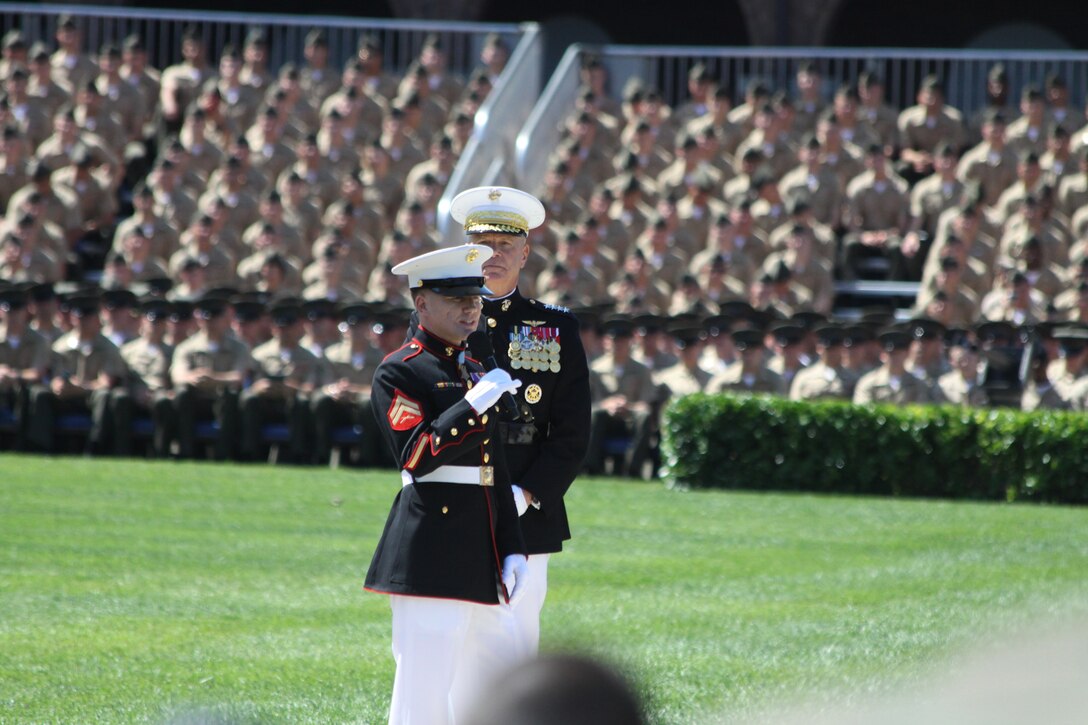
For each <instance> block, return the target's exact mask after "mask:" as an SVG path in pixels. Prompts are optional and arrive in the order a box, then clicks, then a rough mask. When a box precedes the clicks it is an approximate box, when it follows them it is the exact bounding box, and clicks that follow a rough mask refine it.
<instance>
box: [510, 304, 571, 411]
mask: <svg viewBox="0 0 1088 725" xmlns="http://www.w3.org/2000/svg"><path fill="white" fill-rule="evenodd" d="M543 324H544V323H543V322H542V321H536V320H525V321H523V324H522V325H520V326H517V327H514V328H512V329H511V330H510V345H509V347H507V356H508V357H509V358H510V367H511V368H513V369H514V370H529V371H532V372H535V373H540V372H544V371H545V370H550V371H551V372H553V373H557V372H559V371H560V370H561V369H562V368H561V366H560V364H559V352H560V349H561V348H560V345H559V328H558V327H542V326H541V325H543ZM528 392H529V390H528V389H526V396H528ZM526 399H527V400H528V397H526ZM530 402H533V401H530Z"/></svg>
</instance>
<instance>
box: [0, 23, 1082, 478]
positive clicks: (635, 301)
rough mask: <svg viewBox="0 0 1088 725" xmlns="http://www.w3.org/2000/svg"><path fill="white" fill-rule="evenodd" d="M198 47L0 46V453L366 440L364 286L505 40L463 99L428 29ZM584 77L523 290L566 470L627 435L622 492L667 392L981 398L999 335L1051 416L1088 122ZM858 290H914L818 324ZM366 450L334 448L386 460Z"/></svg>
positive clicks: (1034, 104)
mask: <svg viewBox="0 0 1088 725" xmlns="http://www.w3.org/2000/svg"><path fill="white" fill-rule="evenodd" d="M201 37H202V36H201V34H200V33H199V32H198V31H197V30H196V29H193V30H191V31H188V32H186V33H185V35H184V37H183V39H182V42H181V48H180V56H181V60H180V62H179V63H177V64H176V65H173V66H170V67H168V68H165V69H162V70H161V71H160V70H158V69H155V68H152V67H150V66H149V65H148V62H147V55H148V54H147V49H146V47H145V46H144V43H143V41H142V40H141V39H140V38H139V37H136V36H131V37H128V38H126V39H124V40H123V42H122V43H121V44H120V45H114V44H107V45H105V46H104V47H102V48H100V49H99V50H98V53H97V54H96V55H94V56H91V55H88V54H87V53H86V52H85V51H84V49H83V47H82V39H81V34H80V32H79V27H78V23H77V22H75V20H74V19H72V18H62V19H61V22H60V23H59V28H58V32H57V38H56V41H57V44H56V49H55V50H53V51H52V52H51V51H50V49H48V48H46V47H45V46H43V45H42V44H40V43H34V44H28V43H27V42H26V40H25V39H24V37H23V35H22V33H21V32H19V31H17V30H13V31H10V32H9V33H7V34H6V35H5V36H4V38H3V41H2V54H3V57H2V60H0V83H2V85H3V92H4V95H3V97H2V98H0V132H2V139H0V154H2V156H3V160H4V163H3V166H2V171H0V207H2V208H3V210H4V217H3V224H2V226H3V229H2V230H0V435H3V437H4V440H6V441H14V445H17V446H19V447H21V448H24V449H27V450H42V451H47V450H57V449H59V448H62V447H63V445H64V443H65V440H64V437H65V430H66V426H68V425H70V424H72V425H74V423H78V422H79V421H78V418H79V416H83V417H84V418H85V419H86V420H85V421H84V429H79V426H78V425H76V426H75V427H76V429H79V430H81V432H82V433H83V434H84V435H85V439H86V441H87V444H88V445H89V446H90V447H91V448H92V449H93V450H96V451H100V452H114V453H119V454H127V453H129V452H131V451H132V450H133V447H134V446H145V445H146V447H148V448H149V449H150V450H151V451H153V452H155V453H157V454H159V455H177V456H182V457H188V456H194V455H200V453H201V452H202V451H203V450H205V449H209V450H212V451H214V452H215V453H216V454H217V455H218V456H220V457H226V458H238V459H242V460H253V459H259V458H262V457H263V456H264V455H265V452H266V450H267V448H268V447H269V445H270V444H272V443H275V444H276V445H277V446H278V447H279V448H282V449H283V450H282V455H283V456H284V457H285V458H289V459H291V460H295V461H298V462H322V461H325V460H327V459H328V456H329V455H330V451H331V450H332V449H333V448H334V447H335V444H336V441H337V440H341V439H343V440H349V441H352V442H354V443H356V444H358V437H359V432H360V431H362V436H363V438H367V436H366V435H365V433H366V431H365V429H366V428H367V427H368V425H369V422H370V420H371V418H372V413H371V412H370V411H369V407H368V406H369V403H368V392H369V391H368V387H369V377H368V375H369V374H372V371H373V367H372V366H373V365H374V364H376V360H380V358H381V353H382V352H383V351H384V352H388V350H389V349H390V348H389V345H391V344H393V343H394V342H396V343H398V344H399V342H400V341H401V340H403V327H402V326H401V325H402V323H403V322H404V315H405V310H406V309H407V308H408V307H410V300H409V297H408V294H407V290H406V289H405V287H404V281H403V278H399V277H397V276H395V275H392V274H391V273H390V270H391V267H392V266H393V265H395V264H396V263H398V262H400V261H402V260H404V259H407V258H409V257H412V256H414V255H417V254H420V253H422V252H425V251H428V250H430V249H433V248H435V246H436V244H437V241H436V234H435V222H436V218H435V217H436V213H437V204H438V201H439V198H440V197H441V196H442V193H443V191H444V188H445V185H446V184H447V183H448V181H449V178H450V174H451V172H452V170H453V167H454V164H455V163H456V161H457V158H458V156H459V154H460V153H461V151H462V150H463V148H464V146H465V144H466V142H467V140H468V139H469V137H470V136H471V133H472V129H473V119H474V117H475V113H476V110H477V108H478V107H479V105H480V104H481V103H482V102H483V101H484V99H485V98H486V97H487V95H488V93H489V92H490V90H491V88H492V86H493V84H494V83H495V82H496V80H497V78H498V74H499V73H500V72H501V70H502V67H503V65H504V64H505V62H506V59H507V57H508V49H507V48H506V46H505V45H504V44H503V41H502V40H501V38H499V37H498V36H490V37H489V38H488V39H487V41H486V42H485V44H484V49H483V53H482V57H481V66H480V67H479V68H478V69H477V70H476V71H474V72H473V73H472V74H471V76H470V77H469V78H468V80H467V82H463V81H462V80H461V79H459V78H457V77H455V75H454V74H453V73H451V72H449V71H448V70H447V69H446V67H445V66H446V62H445V57H444V53H443V49H442V46H441V43H440V42H439V41H438V39H437V38H429V39H428V40H427V41H426V42H425V43H424V44H423V47H422V49H421V52H420V54H419V57H418V58H417V59H416V60H414V61H413V62H412V63H411V64H410V65H409V66H408V67H407V68H405V69H403V71H402V72H400V73H398V74H396V75H394V74H393V73H392V72H391V71H390V70H388V69H386V68H384V67H383V62H382V58H383V53H382V48H381V44H380V42H379V41H378V40H377V39H376V38H374V37H372V36H364V37H363V38H362V40H361V42H360V43H359V46H358V51H357V54H356V55H355V56H354V57H353V58H351V59H350V60H349V61H348V63H347V64H346V65H345V66H344V67H343V68H334V67H331V66H330V64H329V59H328V47H327V40H326V38H325V36H324V35H323V33H322V32H321V31H320V30H315V31H313V32H311V33H310V34H308V35H307V37H306V41H305V49H304V56H305V58H306V62H305V63H304V64H302V65H301V66H295V65H292V64H287V65H284V66H283V67H281V68H278V69H271V68H269V67H268V66H267V51H268V47H267V43H268V39H267V36H266V34H265V33H264V32H263V31H262V30H261V29H253V30H252V31H251V32H250V33H249V34H248V35H247V36H246V39H245V43H244V45H243V47H241V48H233V47H229V46H227V47H223V48H215V49H209V48H206V47H205V46H204V44H203V42H202V40H201ZM213 52H214V53H215V54H216V55H217V57H218V63H217V65H214V66H213V65H212V64H211V63H210V61H209V56H210V55H211V54H212V53H213ZM582 73H583V81H584V87H583V89H582V90H581V92H580V93H579V95H578V99H577V104H576V108H574V109H572V111H571V113H570V115H569V117H568V118H567V119H566V120H565V121H564V123H563V129H562V131H563V139H562V142H561V143H560V144H559V146H558V148H557V149H556V151H555V153H554V156H553V158H552V159H551V161H550V163H549V166H548V171H547V174H546V177H545V178H544V179H542V180H541V187H540V188H539V189H536V190H535V191H536V192H537V193H538V195H539V196H540V197H541V199H542V201H543V202H544V204H545V207H546V209H547V213H548V219H547V223H546V224H545V225H544V226H542V227H540V228H539V229H537V230H534V232H533V233H532V236H531V242H532V244H531V247H530V248H531V254H530V257H529V259H528V262H527V265H526V266H527V269H526V273H525V274H524V275H523V278H522V279H523V280H524V285H523V287H524V288H523V292H524V293H525V294H527V295H535V296H537V297H539V298H540V299H542V300H543V301H545V302H548V303H552V304H558V305H565V306H569V307H572V308H575V311H576V313H577V314H579V316H580V317H581V319H582V321H583V327H584V334H585V336H586V339H587V345H586V349H587V351H588V352H589V353H590V355H591V359H592V367H593V389H594V399H595V419H594V433H593V441H592V446H591V448H592V451H591V455H590V458H589V460H588V461H587V468H588V469H589V470H591V471H599V470H602V469H603V466H604V459H605V458H606V457H607V456H608V455H611V454H610V453H609V452H610V451H614V448H612V447H610V445H609V442H610V441H612V440H615V439H617V438H621V439H623V438H625V439H627V440H628V443H627V444H626V445H625V447H624V449H623V451H622V454H623V455H622V458H623V460H622V465H623V466H624V470H625V471H626V472H629V473H632V474H634V475H638V474H639V473H641V472H642V471H643V470H644V467H645V465H646V463H647V461H652V460H653V459H654V458H655V455H656V450H655V446H656V442H655V441H656V430H657V416H656V412H657V411H658V410H659V409H660V406H661V404H662V403H663V402H664V401H665V400H666V399H667V398H668V397H669V395H676V394H683V393H686V392H693V391H695V390H724V389H734V390H735V389H744V390H752V391H766V392H770V393H774V394H780V395H791V396H794V397H799V398H804V397H819V396H823V395H833V396H835V397H841V398H844V399H854V400H858V401H868V400H874V401H879V400H891V401H898V402H912V401H922V400H924V401H948V402H954V403H961V402H967V403H971V404H985V403H986V394H987V390H989V391H990V392H993V391H994V390H996V388H994V387H993V386H990V387H989V388H987V387H986V386H984V385H983V384H982V383H983V382H984V381H985V379H986V376H987V375H988V374H989V373H990V372H992V371H994V370H997V369H998V368H1000V370H1001V375H1005V376H1006V377H1007V373H1008V370H1009V369H1010V366H1012V362H1010V359H1009V358H1010V356H1011V354H1012V353H1011V352H1010V350H1013V349H1016V350H1017V351H1018V352H1021V351H1022V350H1023V348H1024V347H1025V345H1024V342H1025V341H1029V342H1030V345H1028V346H1027V347H1028V352H1029V355H1028V357H1029V358H1030V360H1031V363H1032V364H1031V366H1030V367H1031V370H1032V371H1033V372H1032V373H1031V374H1030V376H1029V377H1031V380H1030V381H1029V384H1028V385H1027V386H1026V387H1025V393H1024V394H1025V395H1027V392H1028V390H1031V391H1034V393H1033V394H1036V395H1037V398H1038V400H1037V401H1036V402H1035V403H1031V404H1030V405H1029V403H1030V401H1029V402H1026V403H1025V405H1029V407H1035V406H1049V407H1068V408H1078V407H1083V395H1082V393H1081V391H1080V389H1079V387H1078V385H1077V384H1079V382H1080V380H1081V375H1080V366H1079V365H1078V363H1077V355H1078V354H1079V353H1078V352H1077V350H1078V348H1083V344H1082V343H1081V342H1080V341H1081V340H1082V338H1083V335H1082V334H1081V327H1080V326H1081V325H1082V324H1083V323H1084V322H1085V321H1086V320H1088V317H1086V315H1088V251H1086V250H1088V241H1085V240H1088V212H1085V211H1083V210H1084V209H1086V208H1088V204H1085V203H1084V201H1085V200H1088V128H1086V127H1085V116H1084V114H1083V113H1081V112H1080V111H1079V110H1078V109H1075V108H1072V107H1070V106H1069V105H1068V104H1069V100H1068V99H1069V92H1068V89H1067V88H1066V86H1065V83H1064V82H1063V79H1062V78H1061V77H1059V76H1056V75H1051V76H1047V77H1046V79H1045V82H1044V83H1043V85H1042V86H1041V87H1039V88H1036V87H1034V86H1029V87H1027V88H1025V89H1024V90H1023V93H1022V94H1021V98H1020V99H1019V104H1018V105H1017V106H1015V107H1014V106H1013V105H1012V104H1011V103H1009V101H1008V98H1007V95H1008V79H1007V77H1006V75H1005V74H1004V72H1003V70H1002V69H1001V68H1000V67H995V68H994V70H993V72H991V74H990V76H989V78H988V90H989V92H990V95H989V97H990V101H991V102H990V105H989V106H988V107H987V108H986V109H983V110H982V111H980V112H979V113H978V114H974V115H972V117H971V118H969V119H965V118H964V116H963V114H961V113H960V112H959V111H958V110H956V109H954V108H952V107H950V106H949V105H947V104H946V103H945V102H944V94H943V89H942V86H941V83H940V81H939V80H938V79H936V78H927V79H925V81H924V82H923V83H922V84H921V87H920V88H919V90H918V98H917V101H918V103H917V105H915V106H912V107H910V108H907V109H903V110H899V109H894V108H891V107H890V106H888V104H887V103H886V102H885V100H884V98H883V88H882V83H881V80H880V78H879V77H877V76H875V75H873V74H870V73H865V74H862V76H861V77H859V78H858V79H857V82H856V83H853V84H851V85H849V86H846V87H843V88H839V89H834V92H833V93H827V92H825V91H826V89H824V88H823V84H822V79H821V77H820V74H819V72H818V70H817V68H816V67H815V66H814V65H812V64H808V63H805V64H802V65H801V66H800V68H799V70H798V73H797V79H796V80H797V88H798V89H799V95H798V96H797V97H791V96H790V95H789V94H788V93H786V92H783V91H781V90H776V89H773V88H770V87H769V86H767V85H766V84H764V83H761V82H758V81H757V82H753V83H751V84H750V85H749V87H748V88H747V89H746V93H745V96H744V99H743V101H742V102H741V103H740V104H738V105H736V106H735V107H734V105H733V97H732V94H731V92H730V90H729V88H728V87H727V86H725V85H724V84H721V83H718V82H716V81H715V79H713V78H712V77H711V76H710V74H709V73H708V72H707V69H706V68H705V67H704V66H703V65H701V64H698V65H696V66H695V67H693V68H692V69H691V73H690V76H689V89H688V90H689V95H690V98H689V99H688V100H686V101H685V102H683V103H681V104H679V105H677V106H676V107H675V108H670V107H669V105H668V104H667V103H666V102H665V99H663V98H662V97H661V94H660V93H659V92H657V91H656V90H655V89H654V88H652V87H649V86H646V85H643V84H641V83H638V82H633V83H631V84H629V86H628V87H627V88H626V89H625V90H624V93H623V98H622V99H616V98H613V97H612V96H611V95H610V92H609V86H608V76H607V72H606V69H605V67H604V65H603V64H602V63H601V62H599V61H597V60H594V59H592V58H590V59H588V60H587V62H586V63H585V65H584V68H583V71H582ZM828 98H830V99H831V100H830V101H826V99H828ZM874 279H895V280H908V281H912V282H916V283H917V284H918V287H919V293H918V297H917V301H916V304H915V307H914V310H913V311H912V316H913V318H915V321H914V322H913V323H909V324H903V323H900V324H899V326H898V327H895V326H894V324H895V320H894V319H893V318H891V317H890V316H888V315H885V314H883V313H881V314H874V315H870V316H869V317H868V318H867V319H862V320H860V321H855V322H856V323H857V324H850V325H844V324H827V323H829V322H831V316H832V313H833V311H834V310H833V305H834V302H835V293H836V290H835V283H836V281H841V280H874ZM1058 323H1060V326H1056V325H1058ZM987 324H989V327H988V326H987ZM995 326H996V327H995ZM998 328H1000V330H999V329H998ZM1009 330H1011V331H1012V332H1009ZM998 332H1000V333H1001V334H1000V335H998ZM397 334H400V335H401V338H400V340H395V339H394V338H395V337H396V335H397ZM904 334H905V335H906V337H907V338H909V339H906V340H904ZM597 338H600V340H598V339H597ZM624 341H628V344H626V345H625V344H624ZM1006 342H1007V343H1008V344H1005V343H1006ZM624 348H627V350H628V352H626V353H625V352H623V349H624ZM836 351H838V352H836ZM862 351H864V354H862ZM998 353H1001V354H1002V355H1004V358H1003V362H1002V364H1000V365H999V364H998V362H996V361H997V360H998V358H997V354H998ZM885 358H886V360H885V361H884V362H883V363H882V362H881V360H884V359H885ZM897 361H898V362H897ZM1040 361H1042V364H1039V362H1040ZM1081 362H1082V363H1083V361H1081ZM839 368H841V370H840V371H839V372H835V373H834V374H833V370H838V369H839ZM881 370H883V372H882V373H881V374H880V375H881V377H879V379H876V380H868V376H867V374H870V375H872V374H876V372H879V371H881ZM1037 370H1041V371H1042V372H1034V371H1037ZM903 371H905V372H906V373H907V374H906V375H904V374H903ZM953 374H955V375H958V376H959V378H955V379H952V378H950V379H948V380H946V378H948V376H949V375H953ZM836 375H838V376H839V377H838V378H836ZM632 376H633V377H632ZM990 377H991V379H997V378H998V377H1000V376H994V375H991V376H990ZM802 381H806V382H804V384H802ZM1015 382H1017V383H1019V382H1020V381H1019V380H1017V381H1015ZM815 390H821V391H824V392H821V393H819V395H818V394H817V393H816V392H813V391H815ZM1019 390H1020V388H1019V387H1017V388H1016V392H1017V393H1019ZM904 391H905V392H904ZM1078 396H1079V397H1078ZM990 402H996V401H990ZM1002 402H1005V403H1007V402H1008V401H1002ZM73 416H75V417H73ZM141 421H144V422H145V424H144V425H143V426H142V427H141V425H140V422H141ZM148 421H149V424H147V422H148ZM277 426H278V427H277ZM141 431H142V433H141ZM149 431H150V432H149ZM345 431H347V432H345ZM352 431H354V435H355V437H354V438H353V437H352V434H351V432H352ZM277 436H279V438H280V439H282V440H280V439H276V437H277ZM338 436H340V438H338ZM145 440H146V443H145ZM370 443H373V441H370ZM370 443H367V444H364V445H362V446H360V445H356V446H355V448H356V449H357V450H356V454H357V456H358V460H360V461H362V462H364V463H367V464H374V463H380V462H388V460H387V459H384V455H385V454H384V451H382V450H380V448H381V446H380V443H379V444H378V445H376V446H373V447H371V448H368V446H369V445H370Z"/></svg>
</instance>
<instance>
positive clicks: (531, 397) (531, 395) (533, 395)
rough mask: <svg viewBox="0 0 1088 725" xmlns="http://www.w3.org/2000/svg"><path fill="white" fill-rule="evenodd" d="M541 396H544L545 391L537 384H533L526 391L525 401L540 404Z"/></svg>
mask: <svg viewBox="0 0 1088 725" xmlns="http://www.w3.org/2000/svg"><path fill="white" fill-rule="evenodd" d="M541 395H543V391H542V390H541V389H540V386H539V385H537V384H536V383H533V384H532V385H530V386H529V387H527V388H526V389H525V400H526V401H528V402H529V403H531V404H533V405H536V404H537V403H539V402H540V397H541Z"/></svg>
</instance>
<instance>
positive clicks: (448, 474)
mask: <svg viewBox="0 0 1088 725" xmlns="http://www.w3.org/2000/svg"><path fill="white" fill-rule="evenodd" d="M400 481H401V485H402V486H407V485H409V484H412V483H463V484H466V485H469V486H494V485H495V468H494V467H493V466H439V467H438V468H436V469H434V470H433V471H431V472H430V473H425V474H423V475H422V476H413V475H412V474H411V473H409V472H408V471H401V472H400Z"/></svg>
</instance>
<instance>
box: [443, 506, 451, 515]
mask: <svg viewBox="0 0 1088 725" xmlns="http://www.w3.org/2000/svg"><path fill="white" fill-rule="evenodd" d="M449 512H450V507H449V506H443V507H442V513H444V514H448V513H449Z"/></svg>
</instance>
